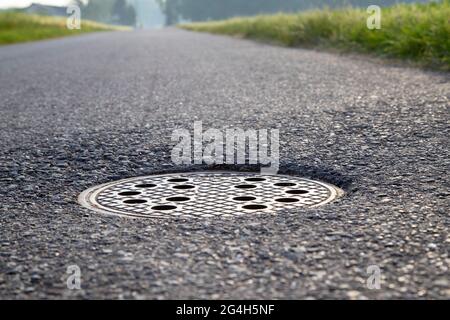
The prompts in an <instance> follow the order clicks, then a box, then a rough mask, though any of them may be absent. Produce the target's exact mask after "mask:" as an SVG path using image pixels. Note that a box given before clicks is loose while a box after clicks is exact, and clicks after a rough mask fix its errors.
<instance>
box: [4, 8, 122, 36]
mask: <svg viewBox="0 0 450 320" xmlns="http://www.w3.org/2000/svg"><path fill="white" fill-rule="evenodd" d="M66 21H67V18H65V17H51V16H41V15H31V14H25V13H20V12H13V11H6V12H0V44H11V43H17V42H27V41H34V40H42V39H49V38H57V37H63V36H69V35H77V34H82V33H87V32H94V31H108V30H125V29H128V28H126V27H117V26H110V25H105V24H101V23H97V22H93V21H86V20H83V19H82V20H81V29H80V30H77V29H74V30H70V29H68V28H67V27H66Z"/></svg>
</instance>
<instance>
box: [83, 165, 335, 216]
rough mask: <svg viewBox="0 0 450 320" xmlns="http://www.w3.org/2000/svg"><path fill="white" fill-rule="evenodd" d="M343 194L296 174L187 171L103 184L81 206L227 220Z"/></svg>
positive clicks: (86, 193) (128, 213) (88, 193)
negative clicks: (266, 174)
mask: <svg viewBox="0 0 450 320" xmlns="http://www.w3.org/2000/svg"><path fill="white" fill-rule="evenodd" d="M341 194H342V190H340V189H339V188H336V187H334V186H331V185H329V184H326V183H323V182H319V181H313V180H308V179H303V178H300V177H295V176H285V175H268V176H261V175H259V174H257V173H239V172H191V173H177V174H166V175H154V176H145V177H136V178H130V179H125V180H119V181H114V182H110V183H106V184H103V185H100V186H96V187H93V188H90V189H88V190H86V191H84V192H83V193H82V194H81V195H80V196H79V202H80V203H81V204H82V205H83V206H84V207H86V208H89V209H92V210H95V211H98V212H102V213H108V214H116V215H122V216H131V217H143V218H165V217H179V216H182V217H214V216H219V217H230V216H239V215H243V214H249V213H253V214H255V213H256V214H258V213H259V214H261V213H276V212H277V211H279V210H281V209H294V208H300V207H315V206H320V205H324V204H326V203H328V202H330V201H332V200H333V199H335V198H336V197H338V196H339V195H341Z"/></svg>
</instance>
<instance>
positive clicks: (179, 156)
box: [172, 121, 280, 175]
mask: <svg viewBox="0 0 450 320" xmlns="http://www.w3.org/2000/svg"><path fill="white" fill-rule="evenodd" d="M279 138H280V133H279V130H278V129H259V130H251V129H249V130H246V131H244V130H243V129H240V128H234V129H226V130H225V134H224V132H223V131H221V130H219V129H214V128H210V129H208V130H206V131H203V124H202V122H201V121H195V122H194V134H193V137H192V136H191V133H190V131H189V130H187V129H176V130H174V131H173V133H172V142H175V143H177V144H176V145H175V147H174V148H173V149H172V161H173V162H174V163H175V164H178V165H181V164H202V163H206V164H246V163H247V162H248V164H260V165H262V166H261V174H266V175H271V174H277V172H278V168H279V165H280V161H279V157H280V154H279V148H280V144H279ZM247 142H248V143H247ZM204 144H205V145H204ZM269 151H270V152H269ZM263 166H265V167H263Z"/></svg>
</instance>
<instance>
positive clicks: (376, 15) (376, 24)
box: [366, 5, 381, 30]
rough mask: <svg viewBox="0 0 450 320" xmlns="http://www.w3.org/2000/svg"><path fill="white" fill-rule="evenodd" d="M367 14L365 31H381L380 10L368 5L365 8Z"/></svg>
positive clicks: (377, 7)
mask: <svg viewBox="0 0 450 320" xmlns="http://www.w3.org/2000/svg"><path fill="white" fill-rule="evenodd" d="M367 14H369V17H368V18H367V21H366V25H367V29H369V30H374V29H381V8H380V7H379V6H376V5H370V6H368V7H367Z"/></svg>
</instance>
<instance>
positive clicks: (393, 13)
mask: <svg viewBox="0 0 450 320" xmlns="http://www.w3.org/2000/svg"><path fill="white" fill-rule="evenodd" d="M367 17H368V13H367V12H366V10H365V9H356V8H344V9H340V10H331V9H323V10H313V11H307V12H301V13H297V14H277V15H261V16H256V17H239V18H233V19H228V20H222V21H211V22H201V23H191V24H182V25H180V27H181V28H184V29H188V30H192V31H202V32H210V33H218V34H226V35H233V36H239V37H244V38H250V39H256V40H262V41H270V42H276V43H279V44H283V45H286V46H305V47H318V48H336V49H339V50H342V51H350V52H361V53H372V54H376V55H379V56H383V57H389V58H396V59H398V58H399V59H403V60H408V61H413V62H414V63H417V64H419V65H420V66H427V67H432V68H438V69H441V70H447V71H449V70H450V0H443V1H442V2H438V3H427V4H399V5H395V6H392V7H386V8H383V9H382V14H381V29H379V30H369V29H368V28H367V26H366V20H367Z"/></svg>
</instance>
